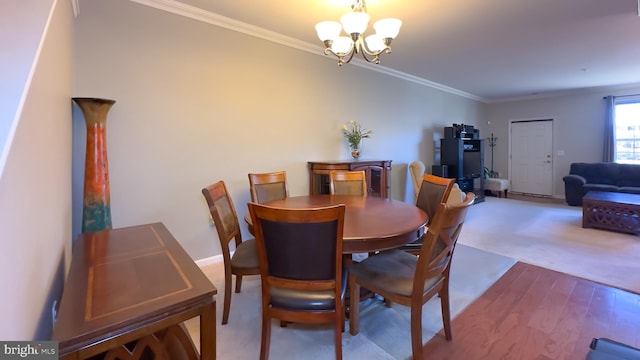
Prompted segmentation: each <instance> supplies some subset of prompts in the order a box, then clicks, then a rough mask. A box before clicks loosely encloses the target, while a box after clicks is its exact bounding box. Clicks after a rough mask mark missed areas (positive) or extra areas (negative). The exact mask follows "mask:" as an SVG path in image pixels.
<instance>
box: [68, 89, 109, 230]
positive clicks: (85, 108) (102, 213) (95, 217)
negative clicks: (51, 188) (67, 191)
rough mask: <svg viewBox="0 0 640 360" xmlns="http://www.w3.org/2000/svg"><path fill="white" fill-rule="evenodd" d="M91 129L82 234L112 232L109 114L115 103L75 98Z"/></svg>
mask: <svg viewBox="0 0 640 360" xmlns="http://www.w3.org/2000/svg"><path fill="white" fill-rule="evenodd" d="M73 101H75V103H76V104H78V107H80V110H82V113H83V114H84V120H85V123H86V125H87V150H86V154H85V163H84V199H83V203H82V232H83V233H84V232H96V231H102V230H108V229H111V199H110V189H109V163H108V161H107V112H109V109H110V108H111V106H112V105H113V104H115V100H108V99H97V98H73Z"/></svg>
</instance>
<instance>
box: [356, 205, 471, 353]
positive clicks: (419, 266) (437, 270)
mask: <svg viewBox="0 0 640 360" xmlns="http://www.w3.org/2000/svg"><path fill="white" fill-rule="evenodd" d="M474 200H475V195H474V194H473V193H468V194H467V196H466V197H465V199H464V201H463V202H461V203H459V204H445V203H440V204H439V205H438V207H437V210H436V212H435V215H434V217H433V220H432V221H431V225H430V226H429V228H428V229H427V233H426V235H425V238H424V242H423V244H422V248H421V249H420V253H419V256H414V255H412V254H410V253H408V252H406V251H401V250H390V251H383V252H380V253H378V254H377V255H376V256H371V257H368V258H366V259H364V260H363V261H361V262H359V263H353V264H352V265H351V266H350V267H349V293H351V294H358V293H359V291H360V288H361V287H364V288H367V289H369V290H371V291H373V292H374V293H376V294H379V295H381V296H383V297H384V298H385V299H389V300H391V301H392V302H395V303H398V304H401V305H404V306H409V307H410V308H411V349H412V354H413V358H414V359H422V358H423V351H422V350H423V344H422V306H423V305H424V304H425V303H426V302H427V301H428V300H429V299H431V298H432V297H433V296H435V295H439V297H440V306H441V310H442V322H443V324H444V334H445V338H446V339H447V340H451V338H452V336H451V311H450V307H449V272H450V269H451V259H452V257H453V252H454V250H455V246H456V242H457V240H458V236H459V235H460V230H461V229H462V225H463V223H464V220H465V217H466V214H467V210H468V208H469V206H471V204H473V202H474ZM359 306H360V305H359V301H358V299H355V298H352V299H351V300H350V302H349V332H350V333H351V334H352V335H356V334H358V331H359V317H360V314H359Z"/></svg>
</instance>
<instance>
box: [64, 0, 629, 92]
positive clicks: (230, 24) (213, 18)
mask: <svg viewBox="0 0 640 360" xmlns="http://www.w3.org/2000/svg"><path fill="white" fill-rule="evenodd" d="M73 1H77V0H72V2H73ZM129 1H131V2H134V3H137V4H141V5H146V6H149V7H152V8H155V9H158V10H163V11H166V12H169V13H172V14H176V15H179V16H184V17H187V18H189V19H193V20H197V21H201V22H204V23H207V24H211V25H214V26H219V27H222V28H225V29H228V30H232V31H236V32H239V33H242V34H245V35H250V36H254V37H257V38H260V39H263V40H267V41H271V42H274V43H277V44H280V45H284V46H288V47H292V48H294V49H298V50H302V51H306V52H308V53H311V54H314V55H317V56H322V57H326V55H325V54H324V47H321V46H319V45H315V44H309V43H308V42H305V41H301V40H298V39H295V38H292V37H289V36H286V35H282V34H280V33H277V32H274V31H270V30H267V29H264V28H261V27H258V26H254V25H251V24H247V23H245V22H242V21H238V20H235V19H232V18H229V17H226V16H222V15H219V14H216V13H214V12H211V11H207V10H203V9H200V8H198V7H195V6H191V5H187V4H184V3H181V2H179V1H176V0H129ZM639 1H640V0H639ZM350 65H355V66H359V67H362V68H364V69H367V70H372V71H377V72H379V73H382V74H386V75H390V76H394V77H396V78H400V79H403V80H406V81H411V82H413V83H416V84H419V85H423V86H427V87H430V88H433V89H437V90H441V91H444V92H447V93H451V94H454V95H458V96H461V97H464V98H468V99H471V100H475V101H480V102H483V103H487V102H488V100H487V99H484V98H481V97H479V96H476V95H473V94H469V93H467V92H464V91H461V90H458V89H454V88H452V87H448V86H446V85H442V84H439V83H436V82H433V81H430V80H427V79H424V78H420V77H417V76H414V75H411V74H407V73H405V72H402V71H397V70H394V69H390V68H388V67H385V66H382V65H371V64H369V63H367V62H365V61H364V60H361V59H355V60H354V61H352V62H351V63H350Z"/></svg>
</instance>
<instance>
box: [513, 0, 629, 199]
mask: <svg viewBox="0 0 640 360" xmlns="http://www.w3.org/2000/svg"><path fill="white" fill-rule="evenodd" d="M639 1H640V0H639ZM534 121H551V149H550V154H551V172H550V177H551V179H549V181H550V182H551V195H550V197H551V198H555V193H556V189H555V188H556V186H555V153H554V148H555V124H556V121H557V116H537V117H535V118H534V117H532V118H522V119H511V120H509V136H508V138H509V144H508V145H509V150H508V152H509V166H508V171H509V179H513V176H512V175H513V174H512V172H513V164H512V160H513V159H512V156H511V142H512V137H511V135H512V130H513V124H514V123H521V122H534ZM531 195H534V196H541V197H546V195H540V194H531Z"/></svg>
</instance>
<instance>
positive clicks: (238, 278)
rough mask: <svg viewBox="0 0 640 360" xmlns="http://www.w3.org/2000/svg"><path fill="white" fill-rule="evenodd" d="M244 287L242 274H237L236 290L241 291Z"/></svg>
mask: <svg viewBox="0 0 640 360" xmlns="http://www.w3.org/2000/svg"><path fill="white" fill-rule="evenodd" d="M241 288H242V275H236V292H237V293H239V292H240V289H241Z"/></svg>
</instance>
